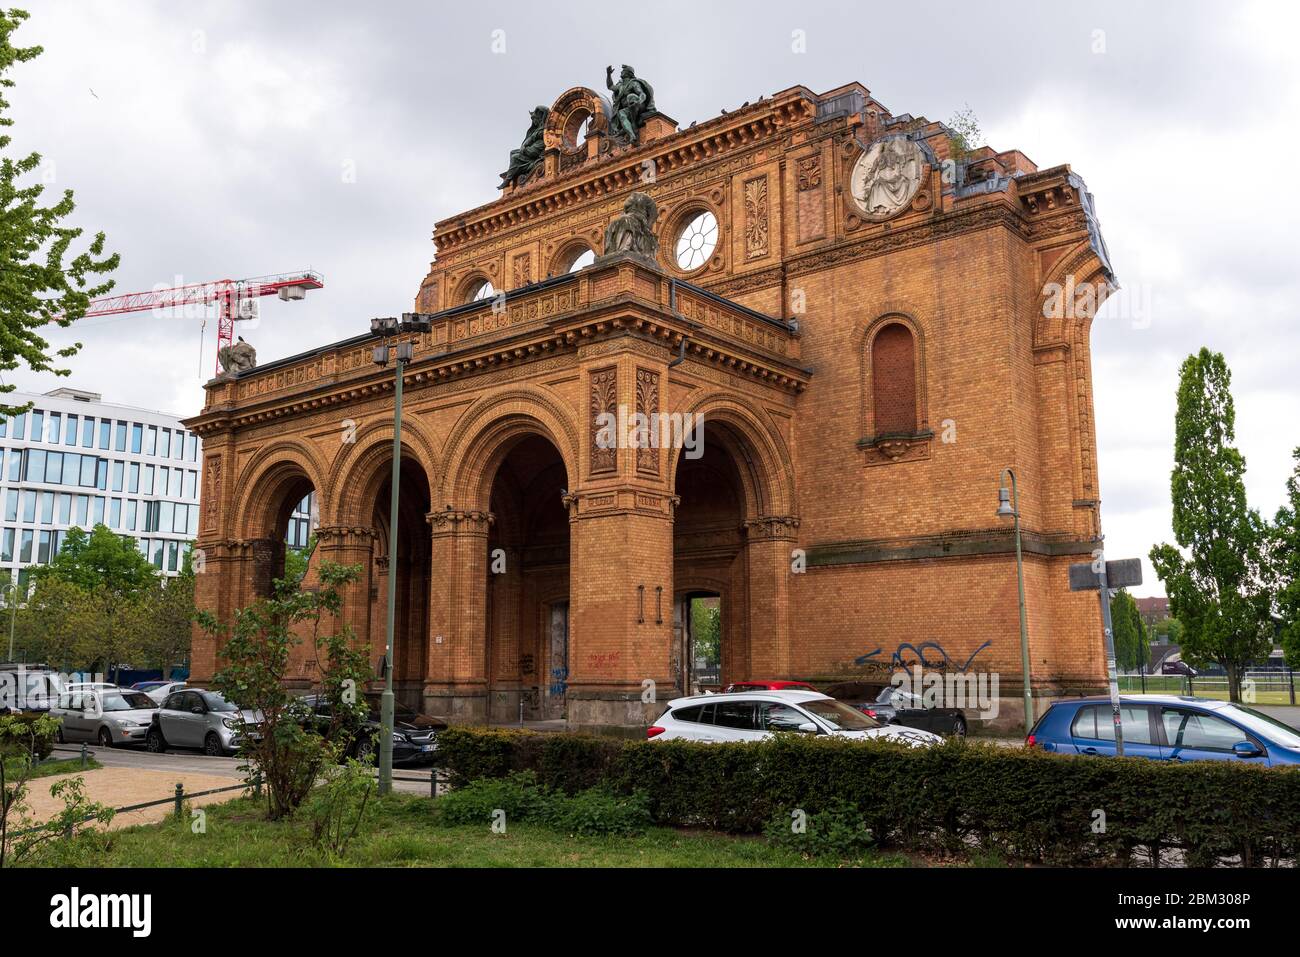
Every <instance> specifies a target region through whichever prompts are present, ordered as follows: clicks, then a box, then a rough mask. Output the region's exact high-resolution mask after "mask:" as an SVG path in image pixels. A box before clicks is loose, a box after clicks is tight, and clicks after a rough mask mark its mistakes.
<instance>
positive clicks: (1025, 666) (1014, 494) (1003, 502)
mask: <svg viewBox="0 0 1300 957" xmlns="http://www.w3.org/2000/svg"><path fill="white" fill-rule="evenodd" d="M1007 476H1011V487H1010V488H1007ZM998 481H999V482H1000V484H1001V488H999V489H998V517H999V518H1007V517H1011V518H1013V519H1015V529H1016V587H1017V588H1018V589H1019V591H1020V668H1021V671H1022V673H1023V678H1022V683H1023V686H1024V693H1025V734H1028V733H1029V732H1030V731H1031V730H1032V729H1033V727H1034V699H1033V696H1032V694H1031V693H1030V685H1029V625H1028V624H1027V622H1026V620H1025V565H1024V560H1023V559H1022V558H1021V554H1020V490H1019V489H1018V488H1017V487H1016V473H1015V471H1014V470H1013V469H1009V468H1007V469H1003V470H1002V474H1001V475H1000V476H998Z"/></svg>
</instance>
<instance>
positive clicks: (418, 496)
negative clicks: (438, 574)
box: [370, 455, 432, 710]
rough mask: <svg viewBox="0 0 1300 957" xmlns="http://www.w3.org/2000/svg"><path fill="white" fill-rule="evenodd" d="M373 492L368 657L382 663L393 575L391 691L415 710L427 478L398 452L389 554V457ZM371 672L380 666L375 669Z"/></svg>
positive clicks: (424, 622) (424, 599)
mask: <svg viewBox="0 0 1300 957" xmlns="http://www.w3.org/2000/svg"><path fill="white" fill-rule="evenodd" d="M375 475H376V478H375V481H376V482H377V483H378V488H377V489H376V490H375V492H374V493H373V503H374V505H373V512H372V516H371V524H372V527H373V528H374V530H375V535H376V538H375V546H374V555H375V577H374V579H373V581H374V587H372V588H371V591H370V601H371V608H370V621H371V622H372V626H371V629H370V635H371V639H370V640H371V647H370V657H371V660H372V661H373V662H375V663H376V665H380V664H382V658H383V655H384V652H385V650H386V648H387V642H388V632H387V615H388V581H389V576H393V575H395V576H396V584H397V594H396V602H395V614H394V617H393V661H392V667H393V691H394V693H395V694H396V696H397V698H398V700H399V701H401V702H402V703H403V704H404V705H406V706H407V707H409V708H412V709H415V710H420V709H421V706H422V703H423V701H422V696H423V689H424V675H425V671H426V670H427V669H426V662H427V661H428V654H429V647H428V644H429V585H430V575H431V572H432V568H431V565H432V537H431V530H430V528H429V522H428V520H427V518H426V516H427V515H428V514H429V502H430V498H429V477H428V475H427V474H426V473H425V471H424V468H423V467H422V466H421V465H420V463H419V461H418V460H416V459H415V458H412V457H411V456H409V455H403V456H402V469H401V475H400V478H399V483H400V484H399V487H398V496H397V555H396V560H392V558H391V557H390V555H389V529H390V527H391V524H390V523H391V515H392V459H391V458H389V459H388V461H387V462H386V463H385V464H384V465H383V466H382V467H381V468H379V469H378V470H377V471H376V473H375ZM375 674H376V676H381V669H380V668H379V667H376V669H375Z"/></svg>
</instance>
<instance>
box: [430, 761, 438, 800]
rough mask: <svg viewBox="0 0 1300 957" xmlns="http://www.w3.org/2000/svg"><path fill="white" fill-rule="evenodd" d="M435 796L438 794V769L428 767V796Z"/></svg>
mask: <svg viewBox="0 0 1300 957" xmlns="http://www.w3.org/2000/svg"><path fill="white" fill-rule="evenodd" d="M437 796H438V769H437V768H430V769H429V797H430V798H436V797H437Z"/></svg>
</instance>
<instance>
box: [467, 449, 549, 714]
mask: <svg viewBox="0 0 1300 957" xmlns="http://www.w3.org/2000/svg"><path fill="white" fill-rule="evenodd" d="M567 485H568V478H567V475H566V473H565V468H564V460H563V458H562V457H561V455H560V452H559V450H558V449H557V448H556V447H555V446H554V445H553V444H552V443H551V442H550V441H549V440H548V439H547V438H546V437H544V436H543V435H541V434H539V433H530V434H525V435H523V436H521V437H519V438H517V439H514V440H512V441H510V443H509V448H508V450H505V452H504V455H503V456H502V458H501V460H500V464H498V465H497V466H496V473H495V475H494V476H493V478H492V487H491V492H490V495H489V504H490V513H491V516H492V522H491V524H490V527H489V530H488V536H487V547H488V561H487V579H486V582H487V584H486V587H485V589H484V603H485V622H486V632H487V648H486V659H487V660H486V664H485V669H486V674H487V676H488V720H489V721H490V722H491V723H494V724H495V723H514V722H518V721H521V720H525V721H536V720H548V719H549V720H554V719H560V718H564V717H566V703H567V691H568V681H569V649H570V629H569V516H568V511H567V509H566V508H565V504H564V501H563V498H562V496H563V495H564V494H565V492H566V489H567Z"/></svg>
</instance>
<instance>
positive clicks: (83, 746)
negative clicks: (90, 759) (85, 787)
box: [81, 741, 87, 771]
mask: <svg viewBox="0 0 1300 957" xmlns="http://www.w3.org/2000/svg"><path fill="white" fill-rule="evenodd" d="M86 755H87V752H86V742H85V741H82V742H81V770H83V771H84V770H86Z"/></svg>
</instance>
